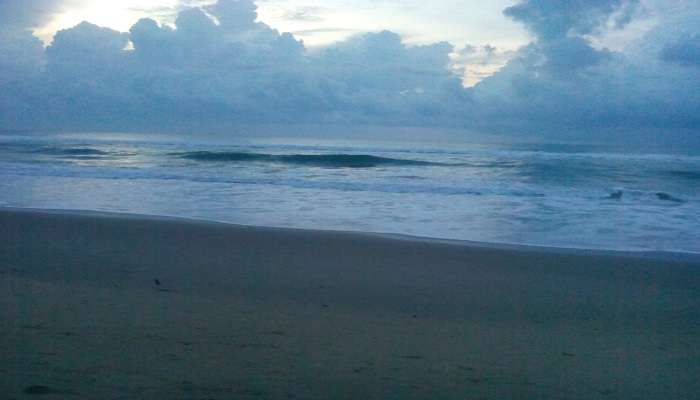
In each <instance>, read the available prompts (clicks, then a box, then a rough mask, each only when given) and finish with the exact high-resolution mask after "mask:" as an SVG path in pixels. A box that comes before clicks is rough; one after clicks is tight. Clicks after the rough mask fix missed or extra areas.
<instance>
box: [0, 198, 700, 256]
mask: <svg viewBox="0 0 700 400" xmlns="http://www.w3.org/2000/svg"><path fill="white" fill-rule="evenodd" d="M0 212H10V213H14V212H26V213H38V214H50V215H67V216H71V215H72V216H84V217H99V218H108V219H119V218H123V219H130V220H152V221H169V222H176V223H177V222H180V223H185V224H187V223H191V224H204V225H206V224H213V225H220V226H221V225H222V226H231V227H234V228H246V229H261V230H266V229H269V230H271V231H290V232H308V233H320V234H323V233H326V234H340V235H358V236H366V237H376V238H382V239H389V240H404V241H409V242H411V241H413V242H422V243H435V244H446V245H452V246H464V247H472V248H474V247H476V248H484V249H493V250H510V251H526V252H543V253H548V252H552V253H560V254H570V255H599V256H622V257H644V258H653V259H659V260H680V261H688V262H700V252H693V251H684V250H648V249H602V248H585V247H560V246H548V245H536V244H520V243H507V242H480V241H475V240H466V239H450V238H440V237H430V236H419V235H409V234H402V233H392V232H371V231H369V232H368V231H351V230H335V229H310V228H293V227H280V226H265V225H246V224H239V223H234V222H226V221H217V220H209V219H202V218H189V217H177V216H170V215H158V214H136V213H128V212H112V211H97V210H79V209H52V208H31V207H8V206H0Z"/></svg>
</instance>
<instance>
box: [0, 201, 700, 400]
mask: <svg viewBox="0 0 700 400" xmlns="http://www.w3.org/2000/svg"><path fill="white" fill-rule="evenodd" d="M699 287H700V260H699V259H698V257H695V256H690V255H678V254H675V255H674V254H644V253H637V254H633V253H612V252H607V253H606V252H592V251H570V250H556V249H538V248H527V247H516V246H487V245H480V244H475V243H460V242H449V241H435V240H422V239H415V238H402V237H392V236H387V235H371V234H354V233H338V232H320V231H303V230H286V229H270V228H256V227H241V226H235V225H226V224H216V223H208V222H197V221H185V220H176V219H164V218H153V217H141V216H128V215H108V214H96V213H75V212H41V211H29V210H25V211H22V210H13V209H0V399H24V398H34V397H37V396H38V397H41V398H69V399H664V400H665V399H694V398H698V396H699V393H700V380H699V379H697V377H698V376H700V361H699V360H700V290H698V288H699Z"/></svg>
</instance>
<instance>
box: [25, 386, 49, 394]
mask: <svg viewBox="0 0 700 400" xmlns="http://www.w3.org/2000/svg"><path fill="white" fill-rule="evenodd" d="M51 393H56V392H55V391H54V390H53V389H51V388H50V387H48V386H41V385H35V386H30V387H28V388H26V389H24V394H51Z"/></svg>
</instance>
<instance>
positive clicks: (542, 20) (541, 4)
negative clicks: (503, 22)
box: [503, 0, 638, 41]
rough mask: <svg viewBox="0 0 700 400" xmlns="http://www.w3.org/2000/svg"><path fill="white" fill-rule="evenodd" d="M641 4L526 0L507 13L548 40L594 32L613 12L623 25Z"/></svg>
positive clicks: (630, 1) (621, 0)
mask: <svg viewBox="0 0 700 400" xmlns="http://www.w3.org/2000/svg"><path fill="white" fill-rule="evenodd" d="M637 5H638V1H637V0H569V1H561V0H524V1H521V2H520V3H518V4H516V5H514V6H512V7H508V8H506V9H505V10H504V11H503V13H504V14H505V15H506V16H508V17H510V18H512V19H514V20H516V21H518V22H522V23H523V24H524V25H525V26H526V27H527V28H528V29H530V30H531V31H532V32H533V33H534V34H535V35H536V36H537V37H538V39H539V40H542V41H547V40H556V39H562V38H565V37H567V36H568V35H574V36H580V35H587V34H591V33H594V32H595V31H596V30H597V29H599V28H600V27H602V26H604V24H605V23H606V22H607V21H608V19H609V18H610V17H611V16H613V15H615V16H616V17H617V18H616V21H615V23H616V26H617V27H622V26H624V25H625V24H626V23H627V22H629V21H630V19H631V16H632V14H633V12H634V9H635V8H636V7H637Z"/></svg>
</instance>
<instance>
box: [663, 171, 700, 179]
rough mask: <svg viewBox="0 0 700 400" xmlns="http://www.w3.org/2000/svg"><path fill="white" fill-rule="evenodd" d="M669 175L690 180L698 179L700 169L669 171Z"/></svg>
mask: <svg viewBox="0 0 700 400" xmlns="http://www.w3.org/2000/svg"><path fill="white" fill-rule="evenodd" d="M668 173H669V174H670V175H673V176H675V177H678V178H683V179H688V180H691V181H698V180H700V171H669V172H668Z"/></svg>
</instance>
